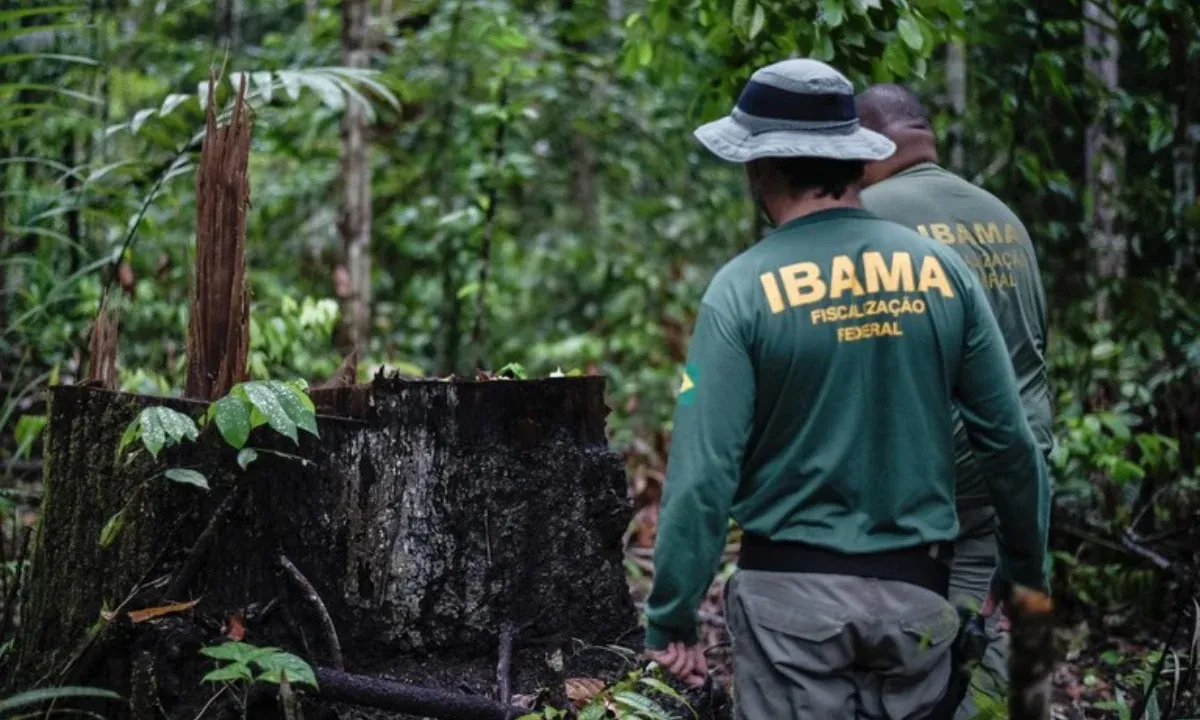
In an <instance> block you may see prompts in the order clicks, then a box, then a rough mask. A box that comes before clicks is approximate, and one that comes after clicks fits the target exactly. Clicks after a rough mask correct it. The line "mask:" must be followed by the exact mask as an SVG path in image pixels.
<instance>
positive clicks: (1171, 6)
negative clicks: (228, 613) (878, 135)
mask: <svg viewBox="0 0 1200 720" xmlns="http://www.w3.org/2000/svg"><path fill="white" fill-rule="evenodd" d="M359 18H362V22H361V23H360V22H359ZM789 55H804V56H812V57H818V58H820V59H823V60H827V61H829V62H831V63H833V64H834V65H836V66H837V67H839V68H840V69H842V70H843V71H844V72H845V73H846V74H847V75H848V76H849V77H851V79H852V80H854V81H855V82H856V83H858V84H859V85H862V84H865V83H868V82H872V81H892V80H895V81H900V82H904V83H907V84H910V85H911V86H912V87H914V88H915V89H917V90H918V91H920V92H921V93H922V95H923V97H925V98H926V99H927V100H928V102H929V104H930V106H931V108H932V109H933V110H935V112H936V120H937V128H938V131H939V134H940V135H941V137H942V139H943V160H944V162H945V163H946V164H947V165H949V166H950V167H952V168H954V169H956V170H958V171H960V172H961V173H963V174H964V175H965V176H966V177H968V178H970V179H972V180H974V181H975V182H977V183H979V184H981V185H983V186H985V187H987V188H989V189H990V190H992V191H993V192H995V193H996V194H997V195H999V196H1000V197H1001V198H1003V199H1005V200H1006V201H1007V202H1009V203H1010V204H1011V205H1012V206H1013V207H1014V209H1016V210H1017V212H1018V213H1019V214H1020V216H1021V217H1022V218H1023V220H1024V221H1025V223H1026V224H1027V225H1028V227H1029V229H1030V231H1031V234H1032V236H1033V237H1034V238H1035V242H1036V244H1037V249H1038V252H1039V261H1040V263H1041V270H1042V276H1043V278H1044V281H1045V284H1046V290H1047V296H1048V301H1049V305H1050V309H1051V313H1052V317H1051V320H1052V339H1051V352H1050V358H1049V361H1050V364H1051V373H1052V378H1053V381H1054V385H1055V388H1056V413H1057V427H1058V433H1057V436H1058V448H1057V450H1056V451H1055V456H1054V458H1055V463H1054V465H1055V468H1054V475H1055V478H1054V479H1055V493H1056V510H1055V524H1054V530H1053V535H1054V537H1053V542H1054V546H1055V553H1054V560H1055V580H1056V591H1057V592H1058V593H1059V595H1060V596H1061V597H1063V598H1064V599H1065V601H1066V603H1067V605H1068V607H1069V608H1070V609H1071V610H1072V613H1071V617H1072V619H1073V620H1074V621H1078V622H1079V623H1080V625H1079V626H1078V627H1077V628H1075V630H1074V632H1073V634H1072V636H1073V647H1072V650H1071V653H1070V654H1069V655H1068V662H1067V663H1066V666H1065V669H1064V672H1063V673H1062V676H1061V677H1060V678H1059V680H1060V682H1059V685H1060V689H1061V698H1060V699H1061V701H1062V703H1063V705H1064V706H1067V707H1069V708H1072V709H1073V712H1075V713H1078V712H1080V711H1082V712H1084V713H1086V715H1087V717H1100V716H1104V715H1105V713H1113V716H1114V717H1115V716H1117V715H1118V714H1120V716H1122V717H1124V716H1126V714H1128V713H1129V708H1130V706H1132V705H1134V704H1136V702H1135V699H1138V698H1142V697H1143V696H1144V694H1145V689H1146V687H1147V683H1148V681H1149V680H1150V679H1151V678H1156V680H1155V683H1156V685H1155V687H1156V697H1157V701H1156V703H1157V707H1158V708H1162V709H1165V708H1166V707H1168V706H1173V707H1174V710H1175V715H1174V716H1175V717H1184V716H1186V710H1185V708H1186V707H1187V706H1188V705H1189V704H1191V705H1194V704H1195V700H1194V698H1195V694H1194V693H1191V694H1189V693H1190V691H1191V690H1193V689H1194V687H1189V685H1193V686H1194V684H1195V683H1196V681H1197V676H1200V673H1197V672H1194V671H1192V670H1194V665H1192V664H1190V660H1189V658H1190V657H1191V656H1194V655H1195V654H1196V653H1195V652H1194V651H1193V652H1189V648H1194V647H1195V646H1194V645H1193V642H1194V641H1193V640H1192V635H1193V633H1192V627H1193V624H1196V627H1197V629H1198V630H1197V632H1198V633H1200V618H1198V617H1197V609H1200V606H1195V605H1194V604H1193V601H1192V600H1191V598H1192V597H1193V596H1195V595H1196V594H1197V593H1198V592H1200V587H1196V583H1195V582H1194V578H1195V575H1196V572H1197V566H1196V561H1195V552H1194V551H1195V549H1196V548H1197V547H1200V530H1197V528H1196V527H1195V518H1196V517H1197V515H1198V514H1200V482H1198V480H1200V478H1198V476H1197V460H1198V459H1200V448H1198V447H1197V442H1196V441H1197V436H1198V433H1200V297H1198V294H1197V259H1198V250H1200V200H1198V198H1197V194H1196V174H1197V171H1196V152H1197V145H1198V144H1200V79H1198V78H1200V10H1198V9H1197V7H1196V6H1195V5H1194V4H1193V3H1189V2H1187V0H1144V1H1143V2H1138V3H1133V2H1130V3H1117V2H1115V1H1114V0H1098V1H1097V2H1082V0H1060V1H1058V2H1046V1H1043V0H1004V1H1003V2H1000V1H998V0H996V1H992V2H982V1H981V0H790V1H785V0H692V1H691V2H686V3H685V2H674V1H672V0H640V1H639V0H603V1H601V0H557V1H556V2H534V1H532V0H444V1H442V2H434V1H425V0H413V1H412V2H406V3H400V2H392V0H378V1H373V2H366V1H365V0H354V1H351V2H345V3H335V2H330V1H327V0H319V1H318V0H306V1H303V2H302V1H301V0H259V1H257V2H243V1H242V0H174V1H172V2H169V3H166V2H162V3H151V2H147V1H146V0H104V1H101V0H91V1H90V2H86V3H85V2H71V1H70V0H62V1H61V2H57V3H34V2H8V3H4V4H0V263H2V264H0V468H2V469H0V477H3V478H4V479H5V480H4V483H3V484H4V487H5V490H4V495H3V497H2V498H0V518H2V519H3V521H4V526H5V533H6V539H5V542H3V543H0V545H2V546H3V547H4V548H5V558H4V559H5V560H6V564H5V565H4V570H5V572H4V574H3V576H4V584H3V587H4V589H5V593H4V597H6V598H11V595H10V594H9V593H8V592H7V589H8V588H11V587H13V586H14V583H15V577H14V575H15V572H16V569H17V556H18V555H19V548H20V546H21V539H22V537H23V536H24V534H25V533H24V531H23V529H22V528H24V527H27V526H28V525H29V524H30V523H31V522H32V521H33V518H34V515H33V510H31V508H35V507H36V498H37V493H38V483H37V479H38V476H37V467H38V465H37V459H38V458H39V457H40V451H41V449H40V439H39V435H40V431H41V429H42V426H43V424H44V416H43V414H42V412H43V407H44V405H43V403H42V401H41V394H42V390H44V388H45V387H47V386H48V385H49V384H52V383H68V382H72V381H74V380H75V379H77V378H79V377H80V376H81V375H82V373H83V369H84V367H85V364H86V350H87V346H88V345H87V343H88V337H89V328H90V325H91V322H92V320H93V318H94V316H95V314H96V312H97V310H98V307H99V303H100V300H101V298H102V297H104V296H106V294H107V296H108V297H109V303H110V304H111V305H112V306H114V307H118V308H119V309H120V336H121V344H120V349H121V352H120V361H119V370H120V384H121V386H122V387H123V388H124V389H126V390H129V391H134V392H141V393H151V394H164V395H165V394H175V393H178V392H179V390H180V389H181V388H182V386H183V382H182V379H183V376H184V368H185V357H184V354H183V343H184V338H185V337H186V332H187V317H186V299H187V293H188V275H189V272H190V268H191V263H190V260H189V252H190V250H191V248H192V240H193V233H194V229H195V211H196V208H195V198H194V188H193V181H194V176H195V160H196V158H197V151H198V148H199V137H200V136H199V135H198V133H200V132H201V131H202V130H203V127H204V120H203V117H204V116H203V99H204V97H205V92H204V91H203V84H204V83H205V82H206V81H207V78H208V76H209V72H210V69H212V70H214V71H215V72H217V73H218V75H219V76H220V78H221V79H220V84H219V88H218V94H217V99H216V101H217V102H218V103H219V104H220V105H221V106H222V107H226V106H228V105H229V103H230V102H231V100H232V95H233V94H234V93H235V91H236V83H237V82H238V81H239V80H240V79H241V77H242V75H243V74H247V77H248V79H249V94H250V98H251V104H252V106H253V109H254V139H253V145H252V154H251V178H250V182H251V198H252V202H253V207H252V210H251V212H250V215H249V221H248V228H247V231H248V237H247V248H248V266H249V268H250V276H251V286H252V290H253V294H254V299H253V306H252V312H253V315H252V317H253V320H252V328H251V358H250V371H251V375H252V377H253V378H254V379H267V378H272V379H285V380H286V379H292V378H303V379H306V380H309V381H315V380H321V379H323V378H326V377H328V376H330V375H331V374H332V373H333V372H334V371H335V369H336V368H337V367H338V365H339V363H340V362H341V360H342V358H343V356H344V354H345V352H346V351H347V350H348V349H349V348H350V346H351V344H352V343H353V342H354V341H355V340H356V339H357V340H359V342H358V345H359V349H360V363H359V366H358V374H359V377H360V378H361V379H364V380H365V379H367V378H368V377H370V376H371V375H372V374H373V373H374V372H375V371H376V370H377V369H378V368H379V367H381V366H384V367H388V368H392V369H399V370H401V371H403V372H405V373H408V374H413V375H436V376H446V375H448V374H451V373H457V374H460V375H469V374H472V373H473V372H474V371H475V370H476V368H477V367H486V368H493V369H495V368H500V367H502V366H505V365H507V364H510V363H516V364H518V365H519V366H520V367H521V368H523V369H524V371H525V372H528V373H529V374H531V375H533V374H539V375H544V374H548V373H550V372H553V371H555V370H562V371H564V372H567V371H570V370H576V369H577V370H580V371H583V372H599V373H603V374H605V375H607V376H608V377H609V378H610V382H609V388H610V392H611V394H612V403H611V404H612V406H613V408H614V413H613V415H612V417H611V428H612V442H613V443H614V444H615V445H616V446H618V447H619V448H620V449H622V451H623V452H625V454H626V457H627V459H628V465H629V477H630V483H631V488H632V491H633V493H634V496H635V498H636V502H637V505H638V507H639V509H640V511H639V514H638V520H637V522H636V524H635V526H634V527H633V528H632V529H631V538H630V559H629V566H630V572H631V575H632V577H633V582H635V583H636V584H637V585H638V586H639V587H641V586H643V585H644V583H645V576H646V573H647V572H648V571H650V568H649V564H648V556H649V547H650V546H651V544H652V540H653V527H654V513H655V508H656V503H657V499H658V497H659V494H660V487H661V480H662V471H663V466H664V463H665V457H664V456H665V448H666V442H667V439H668V437H669V433H670V427H669V420H670V412H671V409H672V401H673V393H674V390H675V385H676V380H677V378H678V371H679V366H680V364H681V363H682V361H683V358H684V353H685V350H686V343H687V338H688V335H689V329H690V323H691V321H692V319H693V317H694V313H695V309H696V307H697V303H698V300H699V297H700V295H701V293H702V292H703V289H704V287H705V285H706V283H707V281H708V279H709V278H710V277H711V275H712V272H713V271H714V269H715V268H716V267H718V266H719V265H720V264H721V263H722V262H723V261H724V260H726V259H728V258H729V257H731V256H732V255H734V254H736V253H737V252H739V251H740V250H741V249H742V248H744V247H746V246H747V245H748V244H749V243H751V242H753V241H754V239H755V238H756V237H757V235H758V233H760V232H761V230H762V228H761V227H760V226H759V225H758V224H757V221H756V220H755V215H754V212H753V210H752V208H751V206H750V203H749V202H748V200H747V199H746V196H745V192H744V187H743V179H742V177H741V176H740V175H739V173H738V172H737V171H736V170H735V169H733V168H730V167H727V166H723V165H721V164H720V163H718V162H716V161H714V160H712V159H710V158H709V157H707V155H706V153H704V152H703V151H702V150H701V148H700V147H699V146H698V144H697V143H695V141H694V140H693V139H692V137H691V130H692V129H693V128H694V127H695V126H696V125H697V124H699V123H700V122H702V121H704V120H708V119H711V118H713V117H716V116H718V115H720V114H723V113H724V112H726V111H727V109H728V106H729V105H730V103H731V102H732V99H733V98H734V96H735V94H736V92H737V89H738V88H739V87H740V85H741V83H742V82H744V80H745V79H746V77H747V76H748V75H749V73H750V72H751V71H752V70H753V68H754V67H756V66H758V65H761V64H764V63H766V62H770V61H774V60H777V59H780V58H783V57H786V56H789ZM356 136H361V137H362V138H364V139H365V147H366V152H365V154H358V153H355V152H352V151H350V152H348V151H347V150H346V149H345V148H347V147H350V146H351V145H352V144H353V142H352V139H353V138H354V137H356ZM364 192H365V195H364ZM364 197H365V198H366V200H367V202H369V212H359V211H356V210H355V208H356V207H364V206H362V205H361V201H362V200H363V198H364ZM356 202H358V204H357V205H356ZM363 238H369V246H367V245H364V244H363V242H362V239H363ZM364 258H365V259H366V260H367V261H369V262H368V263H367V264H365V265H364ZM6 605H9V606H11V599H10V601H9V602H8V603H6ZM7 609H8V610H9V611H10V612H8V613H6V618H7V619H6V621H5V624H6V625H7V624H8V623H9V622H10V621H11V620H12V612H11V609H12V608H11V607H9V608H7ZM712 611H713V612H714V613H716V612H717V609H716V606H714V607H713V608H712ZM0 652H3V648H2V647H0ZM1156 711H1157V710H1155V708H1154V707H1152V708H1151V712H1152V713H1153V712H1156ZM1075 716H1078V715H1075Z"/></svg>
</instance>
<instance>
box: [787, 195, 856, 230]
mask: <svg viewBox="0 0 1200 720" xmlns="http://www.w3.org/2000/svg"><path fill="white" fill-rule="evenodd" d="M835 208H862V202H861V201H860V200H859V198H858V191H857V190H847V191H846V192H845V193H844V194H843V195H842V196H841V197H840V198H833V197H830V196H829V195H821V196H816V195H811V194H809V195H802V196H800V197H798V198H789V199H788V200H786V201H784V202H782V203H780V207H778V208H775V209H773V212H772V213H771V214H772V215H773V216H774V217H775V224H776V225H784V224H786V223H789V222H791V221H793V220H796V219H798V218H802V217H804V216H805V215H812V214H814V213H819V212H821V211H823V210H833V209H835Z"/></svg>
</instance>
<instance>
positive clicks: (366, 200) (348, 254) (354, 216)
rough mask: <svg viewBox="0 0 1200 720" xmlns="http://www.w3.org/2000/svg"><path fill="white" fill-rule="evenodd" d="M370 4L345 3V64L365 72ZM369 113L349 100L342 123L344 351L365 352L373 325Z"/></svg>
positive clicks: (362, 0) (353, 0)
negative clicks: (345, 287)
mask: <svg viewBox="0 0 1200 720" xmlns="http://www.w3.org/2000/svg"><path fill="white" fill-rule="evenodd" d="M368 15H369V6H368V3H367V0H346V2H343V3H342V62H343V63H344V64H345V65H346V66H348V67H353V68H365V67H367V17H368ZM366 132H367V119H366V113H365V108H363V106H362V103H361V102H359V101H358V100H356V99H355V98H347V99H346V113H345V115H343V117H342V208H341V216H340V218H339V221H338V230H339V233H340V235H341V238H342V248H343V250H344V252H345V263H346V273H347V276H348V280H349V292H348V296H347V297H346V298H345V299H344V307H343V327H342V336H343V344H344V346H345V349H346V350H347V351H348V350H351V349H353V348H357V347H361V346H363V345H364V344H365V342H366V340H367V334H368V332H369V331H370V323H371V174H370V165H369V164H368V162H367V140H366Z"/></svg>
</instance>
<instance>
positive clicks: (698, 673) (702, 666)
mask: <svg viewBox="0 0 1200 720" xmlns="http://www.w3.org/2000/svg"><path fill="white" fill-rule="evenodd" d="M646 654H647V655H649V656H650V659H651V660H654V661H655V662H657V663H658V664H659V665H662V666H663V667H664V668H666V669H667V672H669V673H671V674H672V675H674V676H675V677H676V678H678V679H679V680H681V681H682V682H685V683H687V684H688V685H691V686H693V687H696V686H699V685H703V684H704V682H705V681H706V680H707V679H708V660H706V659H705V657H704V648H703V647H701V646H700V645H699V644H698V643H697V644H695V645H685V644H683V643H681V642H673V643H671V644H670V645H668V646H667V649H666V650H647V651H646Z"/></svg>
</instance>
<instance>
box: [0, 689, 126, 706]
mask: <svg viewBox="0 0 1200 720" xmlns="http://www.w3.org/2000/svg"><path fill="white" fill-rule="evenodd" d="M85 697H86V698H99V699H103V700H120V699H121V696H120V695H118V694H116V693H115V692H113V691H111V690H104V689H102V688H92V687H76V686H65V687H53V688H39V689H37V690H27V691H25V692H20V693H17V694H16V695H11V696H9V697H6V698H4V699H3V700H0V711H7V710H16V709H17V708H21V707H28V706H30V705H37V704H39V703H43V702H46V701H47V700H65V699H67V698H85Z"/></svg>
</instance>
